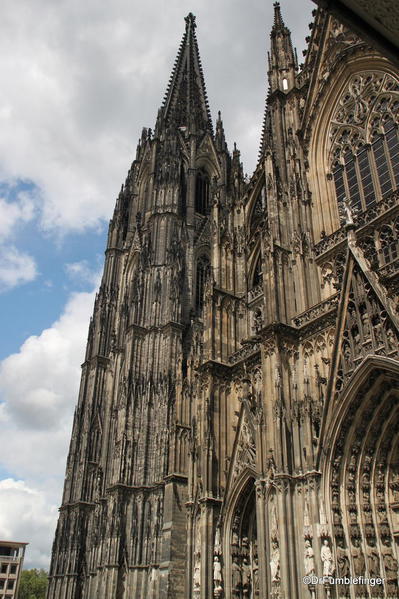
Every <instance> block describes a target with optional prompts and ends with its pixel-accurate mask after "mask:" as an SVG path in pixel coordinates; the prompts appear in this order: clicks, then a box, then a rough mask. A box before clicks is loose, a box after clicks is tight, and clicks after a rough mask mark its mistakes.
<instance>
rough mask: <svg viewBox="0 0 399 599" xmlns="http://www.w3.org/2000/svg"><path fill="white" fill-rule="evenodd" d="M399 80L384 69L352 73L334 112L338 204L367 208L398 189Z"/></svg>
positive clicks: (332, 137) (333, 155) (332, 148)
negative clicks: (344, 201)
mask: <svg viewBox="0 0 399 599" xmlns="http://www.w3.org/2000/svg"><path fill="white" fill-rule="evenodd" d="M398 91H399V80H398V79H397V78H396V77H394V76H392V75H390V74H388V73H384V72H382V71H361V72H358V73H356V74H354V75H352V76H351V78H350V79H349V80H348V82H347V85H346V88H345V90H344V91H343V92H342V94H341V97H340V99H339V101H338V102H337V105H336V108H335V109H334V111H333V113H332V118H331V126H330V140H331V146H330V151H331V162H330V164H332V165H333V166H332V168H331V172H332V176H333V180H334V185H335V192H336V197H337V202H338V203H339V204H340V203H342V202H343V200H344V198H346V199H347V200H348V201H349V203H350V204H351V205H352V206H353V207H357V208H359V209H360V210H367V209H368V208H369V207H370V206H372V205H373V204H374V203H375V202H378V201H379V200H381V199H382V198H384V197H385V196H387V195H389V194H391V193H392V192H393V191H395V190H397V189H398V188H399V137H398V124H397V123H396V122H395V120H396V115H397V114H398V110H399V101H398Z"/></svg>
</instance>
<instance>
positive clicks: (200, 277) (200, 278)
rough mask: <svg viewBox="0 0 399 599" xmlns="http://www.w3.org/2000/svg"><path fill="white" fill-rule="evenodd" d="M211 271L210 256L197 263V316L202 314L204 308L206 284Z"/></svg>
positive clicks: (203, 257)
mask: <svg viewBox="0 0 399 599" xmlns="http://www.w3.org/2000/svg"><path fill="white" fill-rule="evenodd" d="M210 270H211V265H210V262H209V258H208V256H206V255H203V256H201V257H200V258H199V259H198V262H197V270H196V282H195V309H196V311H197V314H200V313H201V312H202V309H203V307H204V299H205V298H204V294H205V283H206V280H207V278H208V276H209V273H210Z"/></svg>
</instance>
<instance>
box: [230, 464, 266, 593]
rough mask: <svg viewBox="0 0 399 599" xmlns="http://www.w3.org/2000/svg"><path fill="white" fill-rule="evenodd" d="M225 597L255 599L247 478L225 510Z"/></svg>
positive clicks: (251, 493)
mask: <svg viewBox="0 0 399 599" xmlns="http://www.w3.org/2000/svg"><path fill="white" fill-rule="evenodd" d="M225 541H226V543H225V552H226V553H225V555H226V557H227V563H226V566H227V567H226V597H231V599H257V598H258V597H259V556H258V531H257V522H256V493H255V478H254V477H252V476H248V474H247V476H246V477H245V478H244V480H243V479H242V484H241V485H240V488H239V490H238V491H237V493H236V494H235V498H234V501H233V502H232V505H231V508H230V509H229V517H228V518H227V527H226V531H225Z"/></svg>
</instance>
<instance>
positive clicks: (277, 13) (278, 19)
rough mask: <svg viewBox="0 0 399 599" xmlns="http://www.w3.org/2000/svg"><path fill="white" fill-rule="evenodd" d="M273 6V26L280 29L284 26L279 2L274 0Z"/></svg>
mask: <svg viewBox="0 0 399 599" xmlns="http://www.w3.org/2000/svg"><path fill="white" fill-rule="evenodd" d="M273 6H274V25H273V27H274V28H277V29H280V28H282V27H284V22H283V18H282V16H281V9H280V2H275V3H274V4H273Z"/></svg>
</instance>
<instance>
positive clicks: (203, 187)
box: [195, 170, 209, 216]
mask: <svg viewBox="0 0 399 599" xmlns="http://www.w3.org/2000/svg"><path fill="white" fill-rule="evenodd" d="M195 212H197V213H198V214H202V215H204V216H206V215H207V214H208V212H209V177H208V175H207V174H206V172H205V171H204V170H199V171H198V173H197V178H196V181H195Z"/></svg>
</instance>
